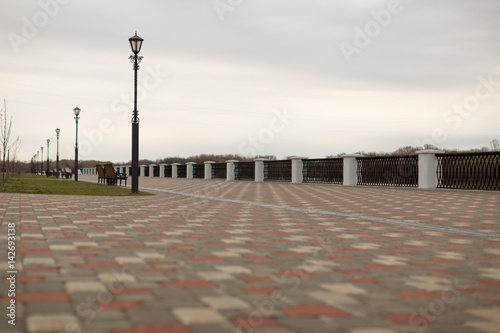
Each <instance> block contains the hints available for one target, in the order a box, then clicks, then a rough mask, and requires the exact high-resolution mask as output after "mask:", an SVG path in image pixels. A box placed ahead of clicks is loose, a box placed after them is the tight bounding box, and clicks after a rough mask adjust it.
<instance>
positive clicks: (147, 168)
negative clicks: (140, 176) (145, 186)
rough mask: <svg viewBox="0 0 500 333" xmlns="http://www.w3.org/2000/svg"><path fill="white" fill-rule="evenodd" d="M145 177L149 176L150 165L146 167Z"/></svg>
mask: <svg viewBox="0 0 500 333" xmlns="http://www.w3.org/2000/svg"><path fill="white" fill-rule="evenodd" d="M144 177H149V166H145V167H144Z"/></svg>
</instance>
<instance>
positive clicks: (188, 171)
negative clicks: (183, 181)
mask: <svg viewBox="0 0 500 333" xmlns="http://www.w3.org/2000/svg"><path fill="white" fill-rule="evenodd" d="M194 164H196V162H187V163H186V178H193V165H194Z"/></svg>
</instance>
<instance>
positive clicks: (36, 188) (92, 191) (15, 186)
mask: <svg viewBox="0 0 500 333" xmlns="http://www.w3.org/2000/svg"><path fill="white" fill-rule="evenodd" d="M0 193H26V194H65V195H97V196H132V195H152V194H151V193H147V192H139V194H133V193H132V191H131V190H130V188H126V187H121V186H111V185H103V184H97V183H89V182H85V181H78V182H75V181H74V180H71V179H61V178H59V179H57V178H54V177H46V176H39V175H33V174H28V173H20V174H17V175H11V176H10V177H9V181H8V182H7V184H5V186H0Z"/></svg>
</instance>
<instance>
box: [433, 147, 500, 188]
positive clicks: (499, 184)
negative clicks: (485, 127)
mask: <svg viewBox="0 0 500 333" xmlns="http://www.w3.org/2000/svg"><path fill="white" fill-rule="evenodd" d="M436 158H437V161H438V166H437V172H436V173H437V179H438V185H437V187H438V188H451V189H466V190H497V191H498V190H500V152H485V153H457V154H436Z"/></svg>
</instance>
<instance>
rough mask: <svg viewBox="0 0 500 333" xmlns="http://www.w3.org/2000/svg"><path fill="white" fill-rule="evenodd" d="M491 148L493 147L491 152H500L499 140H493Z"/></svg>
mask: <svg viewBox="0 0 500 333" xmlns="http://www.w3.org/2000/svg"><path fill="white" fill-rule="evenodd" d="M490 146H491V151H499V150H500V141H498V140H497V139H493V140H491V142H490Z"/></svg>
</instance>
